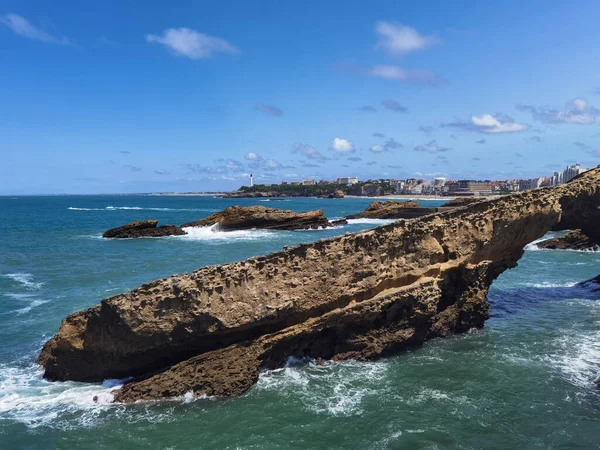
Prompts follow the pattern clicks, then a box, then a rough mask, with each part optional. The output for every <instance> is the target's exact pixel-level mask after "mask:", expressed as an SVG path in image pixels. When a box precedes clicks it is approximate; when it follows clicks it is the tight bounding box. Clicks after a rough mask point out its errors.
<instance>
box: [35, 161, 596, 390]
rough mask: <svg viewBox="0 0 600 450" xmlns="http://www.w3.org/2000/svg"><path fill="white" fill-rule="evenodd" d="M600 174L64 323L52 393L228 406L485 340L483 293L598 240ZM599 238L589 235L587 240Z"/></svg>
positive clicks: (219, 269) (351, 237) (146, 289)
mask: <svg viewBox="0 0 600 450" xmlns="http://www.w3.org/2000/svg"><path fill="white" fill-rule="evenodd" d="M599 206H600V169H594V170H592V171H589V172H587V173H586V174H585V175H583V176H580V177H578V178H577V179H575V180H574V181H572V182H571V183H569V184H567V185H564V186H558V187H554V188H545V189H538V190H535V191H529V192H525V193H522V194H516V195H511V196H506V197H502V198H499V199H496V200H491V201H486V202H480V203H475V204H473V205H470V206H467V207H465V208H460V209H455V210H453V211H448V212H443V213H439V214H433V215H428V216H426V217H423V218H420V219H416V220H410V221H405V220H399V221H396V222H394V223H393V224H389V225H386V226H382V227H379V228H376V229H373V230H369V231H363V232H360V233H355V234H347V235H345V236H341V237H337V238H332V239H326V240H321V241H318V242H314V243H310V244H303V245H300V246H297V247H293V248H288V249H286V250H284V251H280V252H276V253H272V254H270V255H267V256H263V257H257V258H251V259H248V260H246V261H241V262H237V263H233V264H225V265H219V266H210V267H204V268H201V269H198V270H196V271H195V272H193V273H191V274H182V275H177V276H172V277H168V278H165V279H162V280H156V281H152V282H150V283H147V284H144V285H142V286H140V287H138V288H136V289H134V290H133V291H131V292H127V293H124V294H120V295H116V296H114V297H110V298H107V299H105V300H103V301H102V302H101V303H100V304H99V305H96V306H93V307H92V308H89V309H87V310H84V311H81V312H77V313H74V314H72V315H70V316H68V317H67V318H66V319H64V320H63V322H62V324H61V326H60V329H59V330H58V332H57V334H56V336H54V337H53V338H52V339H50V340H49V341H48V342H47V343H46V344H45V345H44V348H43V349H42V352H41V354H40V356H39V358H38V362H39V363H40V364H42V365H43V366H44V369H45V376H46V378H49V379H51V380H79V381H100V380H103V379H106V378H124V377H128V376H134V377H137V378H136V379H134V380H133V381H131V382H128V383H126V384H125V385H124V386H123V387H122V388H121V389H120V390H119V391H117V392H116V396H115V399H116V400H117V401H124V402H131V401H135V400H140V399H156V398H160V397H172V396H179V395H183V394H184V393H186V392H189V391H192V392H193V393H194V395H203V394H207V395H219V396H231V395H238V394H241V393H243V392H245V391H246V390H247V389H249V388H250V387H251V386H252V384H253V383H254V382H255V381H256V379H257V377H258V373H259V369H260V368H263V367H267V368H274V367H280V366H282V365H283V364H284V362H285V360H286V358H287V357H289V356H292V355H294V356H299V357H301V356H312V357H319V358H323V359H335V360H342V359H348V358H353V359H370V358H376V357H379V356H382V355H387V354H392V353H395V352H398V351H400V350H402V349H405V348H408V347H411V346H415V345H420V344H422V343H423V341H425V340H426V339H430V338H433V337H439V336H448V335H451V334H455V333H462V332H465V331H467V330H469V329H471V328H473V327H482V326H483V324H484V322H485V320H486V319H487V318H488V302H487V299H486V296H487V292H488V288H489V286H490V285H491V283H492V281H493V280H494V279H495V278H496V277H497V276H498V275H499V274H501V273H502V272H503V271H505V270H506V269H508V268H511V267H514V266H516V264H517V261H518V260H519V258H520V257H521V256H522V255H523V252H524V247H525V245H526V244H528V243H530V242H532V241H534V240H537V239H539V238H540V237H542V236H543V235H544V234H546V233H547V232H548V231H549V230H551V229H581V230H582V232H583V233H585V234H587V235H588V236H590V238H591V239H594V240H595V242H599V241H598V240H597V237H600V236H598V229H599V227H598V223H599V219H600V210H599V209H598V207H599ZM594 233H596V234H594Z"/></svg>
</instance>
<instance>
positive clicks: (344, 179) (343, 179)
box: [337, 177, 358, 184]
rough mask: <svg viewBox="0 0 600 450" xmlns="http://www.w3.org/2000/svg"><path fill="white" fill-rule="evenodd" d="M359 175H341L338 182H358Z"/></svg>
mask: <svg viewBox="0 0 600 450" xmlns="http://www.w3.org/2000/svg"><path fill="white" fill-rule="evenodd" d="M356 183H358V177H340V178H338V179H337V184H356Z"/></svg>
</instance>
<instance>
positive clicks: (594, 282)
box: [579, 275, 600, 291]
mask: <svg viewBox="0 0 600 450" xmlns="http://www.w3.org/2000/svg"><path fill="white" fill-rule="evenodd" d="M579 286H580V287H583V288H586V289H591V290H593V291H600V275H598V276H597V277H594V278H592V279H591V280H587V281H584V282H583V283H579Z"/></svg>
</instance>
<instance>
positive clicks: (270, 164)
mask: <svg viewBox="0 0 600 450" xmlns="http://www.w3.org/2000/svg"><path fill="white" fill-rule="evenodd" d="M280 167H281V163H279V162H277V161H275V160H273V159H267V160H266V161H265V169H267V170H277V169H279V168H280Z"/></svg>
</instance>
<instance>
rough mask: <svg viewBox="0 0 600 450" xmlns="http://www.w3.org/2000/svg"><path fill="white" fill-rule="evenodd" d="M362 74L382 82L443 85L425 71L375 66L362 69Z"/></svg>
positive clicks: (442, 81) (439, 80)
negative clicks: (394, 81)
mask: <svg viewBox="0 0 600 450" xmlns="http://www.w3.org/2000/svg"><path fill="white" fill-rule="evenodd" d="M364 73H366V74H367V75H368V76H370V77H372V78H382V79H384V80H398V81H407V82H409V83H421V84H430V85H432V86H437V85H440V84H443V83H444V80H442V79H441V78H440V77H439V76H438V75H436V74H435V73H433V72H431V71H429V70H425V69H402V68H401V67H398V66H390V65H377V66H373V67H369V68H366V69H364Z"/></svg>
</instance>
